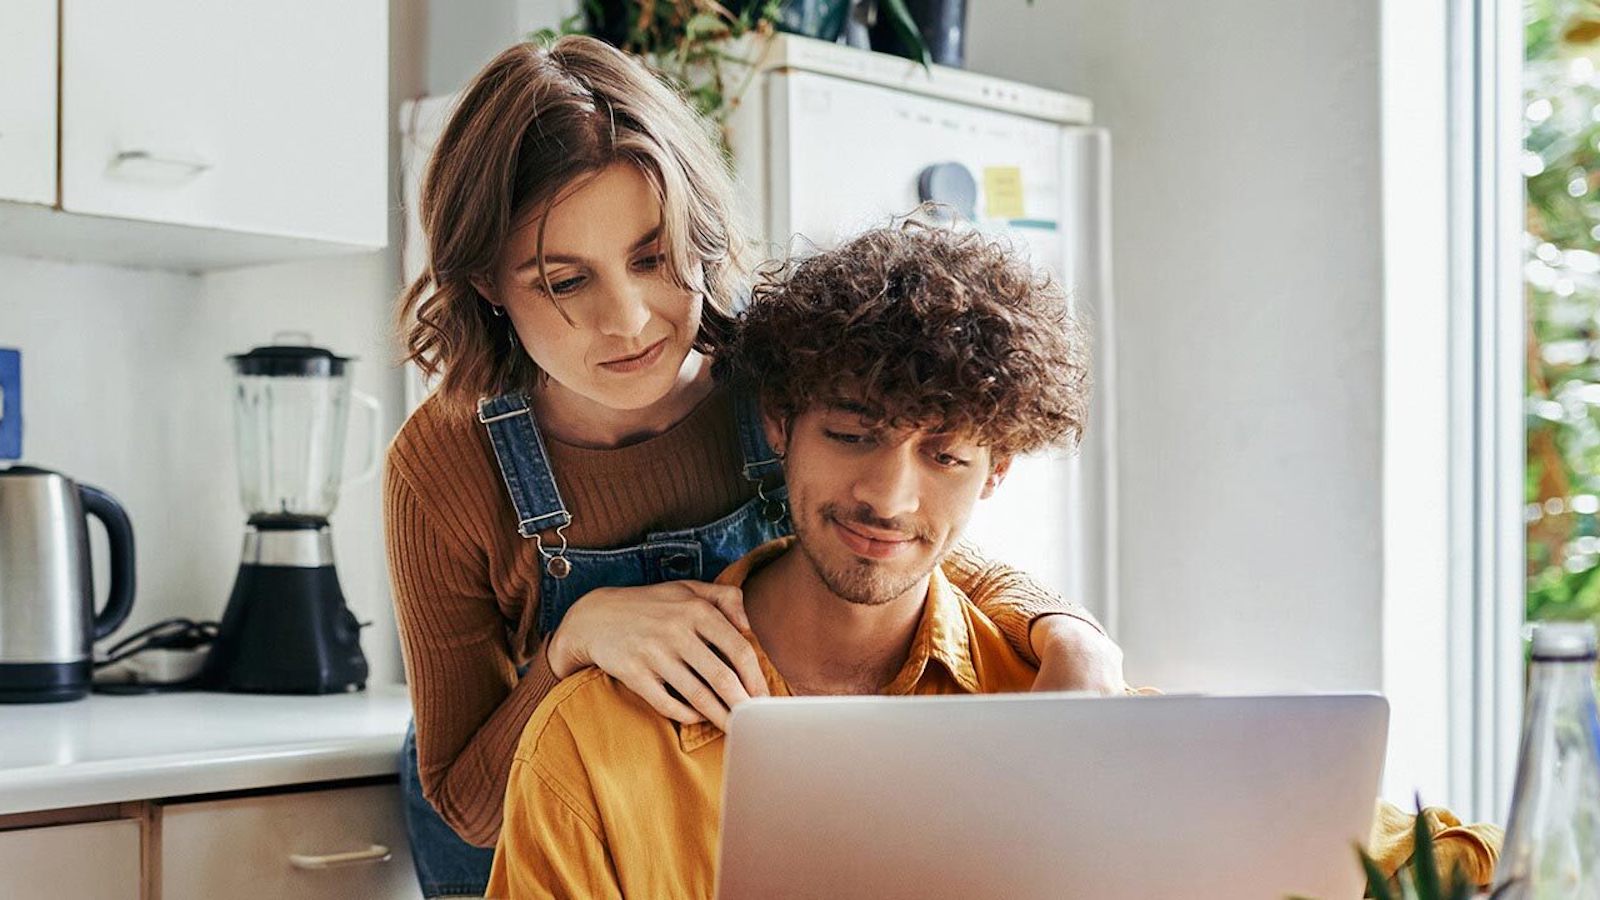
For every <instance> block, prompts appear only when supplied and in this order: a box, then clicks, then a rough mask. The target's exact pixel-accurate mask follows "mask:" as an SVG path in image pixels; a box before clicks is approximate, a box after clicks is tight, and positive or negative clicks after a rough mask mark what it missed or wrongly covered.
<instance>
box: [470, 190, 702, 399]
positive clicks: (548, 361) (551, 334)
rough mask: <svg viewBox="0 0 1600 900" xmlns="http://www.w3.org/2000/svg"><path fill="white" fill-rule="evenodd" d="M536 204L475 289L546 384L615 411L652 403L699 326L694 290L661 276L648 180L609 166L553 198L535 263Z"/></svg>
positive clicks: (662, 260)
mask: <svg viewBox="0 0 1600 900" xmlns="http://www.w3.org/2000/svg"><path fill="white" fill-rule="evenodd" d="M538 212H540V211H538V210H536V211H534V213H533V214H530V215H528V216H525V217H524V218H523V220H522V221H520V222H518V223H517V224H516V227H515V230H514V231H513V232H512V234H511V236H510V238H509V239H508V240H507V242H506V246H505V249H504V250H503V251H501V253H500V258H499V259H498V260H496V261H495V267H494V272H493V274H492V281H490V282H484V283H478V282H474V283H475V284H476V285H477V287H478V290H479V292H480V293H482V294H483V295H484V296H485V297H487V298H488V299H489V300H490V302H492V303H494V304H496V305H497V306H501V307H503V308H504V309H505V312H506V315H507V316H509V317H510V320H511V324H512V326H513V327H515V328H516V330H517V338H518V340H520V341H521V343H522V346H523V347H524V348H525V349H526V350H527V352H528V355H529V356H531V357H532V358H533V361H534V362H535V363H536V364H537V365H538V366H539V368H540V369H542V370H544V372H545V373H546V374H548V375H549V376H550V379H551V381H552V382H553V385H552V386H553V387H559V388H561V389H565V390H568V391H571V392H573V393H575V394H577V395H579V396H580V397H583V398H584V399H587V400H590V401H592V402H595V403H598V404H601V405H603V406H605V407H607V408H610V409H618V410H633V409H641V408H644V407H647V406H649V405H651V404H653V403H655V402H657V401H659V400H661V399H662V398H663V397H665V396H666V395H667V393H668V392H669V391H671V390H672V388H673V386H674V384H675V383H676V382H677V378H678V372H679V369H680V368H682V366H683V365H684V360H685V358H686V357H687V356H688V354H689V352H690V350H691V349H692V345H693V343H694V339H695V335H696V333H697V332H698V331H699V329H700V305H701V297H700V296H699V295H698V294H695V293H694V292H692V291H687V290H684V289H682V288H679V287H678V286H676V285H675V284H673V283H672V280H671V279H670V277H669V276H668V270H667V258H666V256H665V250H664V249H663V244H662V241H661V236H660V230H661V203H660V201H658V200H657V199H656V196H655V192H654V191H653V190H651V189H650V184H649V182H647V181H646V180H645V178H644V175H643V174H641V173H640V172H639V170H638V169H637V168H635V167H634V166H632V165H629V164H626V163H616V164H613V165H611V166H610V167H608V168H606V169H604V170H602V171H601V172H600V173H599V174H598V175H596V176H594V177H593V178H590V179H589V180H587V181H586V182H584V183H582V185H581V186H579V187H578V188H577V189H576V190H574V191H572V192H570V193H568V194H566V195H565V196H562V197H561V198H560V199H559V200H558V201H557V202H556V204H555V205H554V206H553V207H551V208H550V210H549V213H548V215H547V217H546V220H545V225H544V229H545V231H544V267H543V269H541V268H540V260H539V248H538V244H539V221H540V217H539V215H538ZM547 286H548V289H547ZM563 313H565V315H563Z"/></svg>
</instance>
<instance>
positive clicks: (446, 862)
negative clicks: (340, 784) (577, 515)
mask: <svg viewBox="0 0 1600 900" xmlns="http://www.w3.org/2000/svg"><path fill="white" fill-rule="evenodd" d="M735 409H736V411H737V415H738V420H739V446H740V450H741V453H742V455H743V457H744V464H743V467H742V468H741V470H740V474H741V475H743V477H744V478H746V479H747V480H749V481H752V482H755V483H756V484H758V485H762V486H763V487H762V491H761V494H762V495H761V496H758V497H756V498H755V499H753V500H751V501H750V502H748V503H746V504H744V505H743V506H740V507H739V508H738V509H736V510H734V511H733V512H731V513H729V514H728V515H726V516H723V517H722V518H720V519H718V520H716V521H715V522H710V523H708V524H706V525H702V526H700V527H698V528H688V529H683V530H681V531H662V532H652V533H650V534H647V535H645V539H644V542H643V543H641V544H638V545H635V546H632V547H623V548H619V549H615V550H581V549H577V548H567V547H565V539H564V538H563V537H561V536H560V535H559V529H560V528H562V527H564V526H566V525H567V524H569V523H571V521H572V513H571V512H570V511H569V510H568V509H567V507H566V504H564V503H563V502H562V500H561V494H560V492H559V491H558V490H557V489H556V482H555V477H554V475H553V474H552V473H551V471H550V463H549V458H548V456H547V455H546V453H545V447H544V439H543V438H542V437H541V436H540V434H539V426H538V423H537V422H536V421H534V418H533V413H532V412H531V411H530V409H529V407H528V401H527V398H525V397H523V396H521V395H518V394H509V395H506V396H503V397H494V398H488V399H485V400H483V401H482V402H480V403H479V404H478V419H479V421H481V422H482V423H483V424H484V426H485V427H486V428H488V429H489V438H490V443H491V445H492V446H493V447H494V453H495V459H496V461H497V462H498V463H499V466H500V474H501V476H502V478H503V479H504V481H505V487H506V491H507V493H508V494H509V496H510V498H511V505H512V508H513V509H514V510H515V511H516V514H517V530H518V533H519V534H521V535H522V536H523V537H524V538H528V539H538V540H539V542H540V544H539V548H540V553H541V555H543V556H544V558H545V562H546V565H545V568H544V571H543V573H542V574H541V576H540V579H539V628H540V631H541V632H542V633H545V634H548V633H550V632H551V631H554V630H555V628H556V626H557V625H559V624H561V618H562V617H563V616H565V615H566V613H567V610H568V609H570V608H571V607H572V604H574V603H576V602H577V601H578V599H579V598H580V597H582V596H583V595H584V594H587V593H589V592H590V591H592V590H594V589H595V588H599V587H631V586H635V585H644V584H659V583H661V582H663V581H672V580H676V579H683V578H687V579H693V580H697V581H711V580H713V579H715V578H716V577H717V576H718V575H719V574H721V573H722V570H723V569H725V568H727V567H728V565H729V564H730V563H732V562H733V561H734V560H736V559H738V558H740V557H741V556H744V555H745V554H746V553H748V552H750V551H751V550H752V549H754V548H756V547H758V546H760V545H761V544H764V543H766V542H767V541H770V540H772V539H774V538H778V537H782V536H784V535H787V534H789V533H790V524H789V518H788V515H787V514H786V510H787V506H786V505H785V504H786V502H787V500H788V489H787V488H786V487H784V486H783V469H782V466H781V464H780V463H779V461H778V459H777V455H776V454H774V453H773V452H772V448H771V447H769V446H768V445H767V440H766V436H765V434H763V432H762V430H761V419H760V416H759V414H758V413H757V410H756V405H755V403H754V401H753V400H752V399H751V398H749V397H748V396H744V395H741V396H739V397H737V398H736V399H735ZM555 556H560V557H564V558H565V559H566V561H567V563H569V564H570V565H571V571H570V572H569V573H568V574H567V575H566V577H564V578H556V577H554V576H553V575H551V574H550V566H549V565H548V562H549V560H550V559H551V558H552V557H555ZM400 770H401V775H400V784H401V787H402V788H403V790H404V793H405V795H406V800H405V812H406V830H407V833H408V835H409V836H410V839H411V858H412V860H413V862H414V863H415V864H416V867H417V878H418V880H419V881H420V883H421V886H422V893H423V896H425V897H430V898H433V897H441V896H455V895H461V894H468V895H474V894H475V895H478V896H481V895H482V894H483V891H484V888H485V887H486V886H487V885H488V883H489V867H490V864H491V863H492V862H493V860H494V852H493V851H492V850H488V849H485V848H482V847H474V846H472V845H471V844H468V843H467V842H465V841H463V840H461V838H459V837H457V836H456V834H455V832H454V831H452V830H451V828H450V826H449V825H448V824H446V823H445V821H444V820H443V819H441V818H440V817H439V814H438V813H437V812H436V811H435V810H434V809H433V807H432V806H431V805H429V803H428V801H427V799H426V798H424V797H423V796H422V786H421V782H420V780H419V779H418V777H417V752H416V738H415V734H414V732H412V731H409V730H408V731H407V733H406V743H405V747H404V750H403V751H402V759H401V766H400Z"/></svg>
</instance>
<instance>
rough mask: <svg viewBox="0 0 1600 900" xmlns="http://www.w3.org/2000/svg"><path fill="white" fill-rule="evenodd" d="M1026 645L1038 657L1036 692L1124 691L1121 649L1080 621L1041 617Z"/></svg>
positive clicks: (1102, 692)
mask: <svg viewBox="0 0 1600 900" xmlns="http://www.w3.org/2000/svg"><path fill="white" fill-rule="evenodd" d="M1028 642H1029V644H1031V645H1032V646H1033V652H1034V654H1035V655H1037V656H1038V657H1039V675H1038V677H1037V678H1035V679H1034V681H1033V689H1034V690H1036V691H1093V692H1095V693H1097V694H1121V693H1123V692H1125V691H1126V690H1127V688H1128V685H1127V683H1126V682H1125V681H1123V680H1122V648H1121V647H1118V646H1117V644H1116V642H1115V641H1113V640H1111V639H1110V638H1108V637H1106V636H1105V635H1103V634H1101V633H1100V632H1099V631H1098V630H1096V629H1095V627H1094V626H1093V625H1090V624H1089V623H1088V622H1085V621H1083V620H1082V619H1079V618H1075V617H1073V616H1068V615H1053V616H1043V617H1041V618H1039V620H1038V621H1036V622H1034V623H1033V629H1032V630H1031V631H1029V633H1028Z"/></svg>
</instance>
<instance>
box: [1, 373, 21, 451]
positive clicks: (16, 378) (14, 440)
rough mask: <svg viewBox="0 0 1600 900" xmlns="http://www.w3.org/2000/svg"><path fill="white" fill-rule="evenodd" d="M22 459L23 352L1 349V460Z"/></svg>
mask: <svg viewBox="0 0 1600 900" xmlns="http://www.w3.org/2000/svg"><path fill="white" fill-rule="evenodd" d="M21 458H22V352H21V351H20V350H4V349H0V459H21Z"/></svg>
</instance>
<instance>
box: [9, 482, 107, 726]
mask: <svg viewBox="0 0 1600 900" xmlns="http://www.w3.org/2000/svg"><path fill="white" fill-rule="evenodd" d="M85 514H87V515H90V516H94V517H95V518H97V519H99V520H100V521H101V522H102V523H103V524H104V525H105V528H106V536H107V537H109V538H110V546H111V590H110V596H109V598H108V599H107V600H106V605H105V608H104V609H103V610H101V611H100V613H99V614H98V615H96V614H95V612H94V597H93V585H92V583H91V582H92V575H91V572H92V567H91V566H90V559H89V526H88V520H87V519H86V518H85ZM133 584H134V581H133V525H132V523H130V522H129V521H128V514H127V512H126V511H124V510H123V508H122V504H120V503H118V502H117V501H116V500H115V499H114V498H113V497H112V496H111V495H110V494H108V493H106V492H105V491H102V490H100V489H99V488H94V487H90V486H89V485H86V484H77V483H76V482H74V481H73V480H72V479H70V478H68V477H66V476H65V475H62V474H60V473H59V472H51V471H49V470H48V469H39V468H34V467H32V466H13V467H11V468H9V469H3V470H0V702H8V703H35V702H44V701H51V700H76V699H78V698H79V697H82V696H83V695H84V694H86V693H88V691H89V683H90V680H91V676H92V675H93V669H94V667H93V656H92V646H93V643H94V641H96V640H99V639H100V638H103V637H105V636H106V635H108V634H110V633H111V632H112V631H115V630H116V628H117V626H119V625H121V624H122V623H123V621H125V620H126V619H127V618H128V612H129V611H130V610H131V609H132V608H133Z"/></svg>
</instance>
